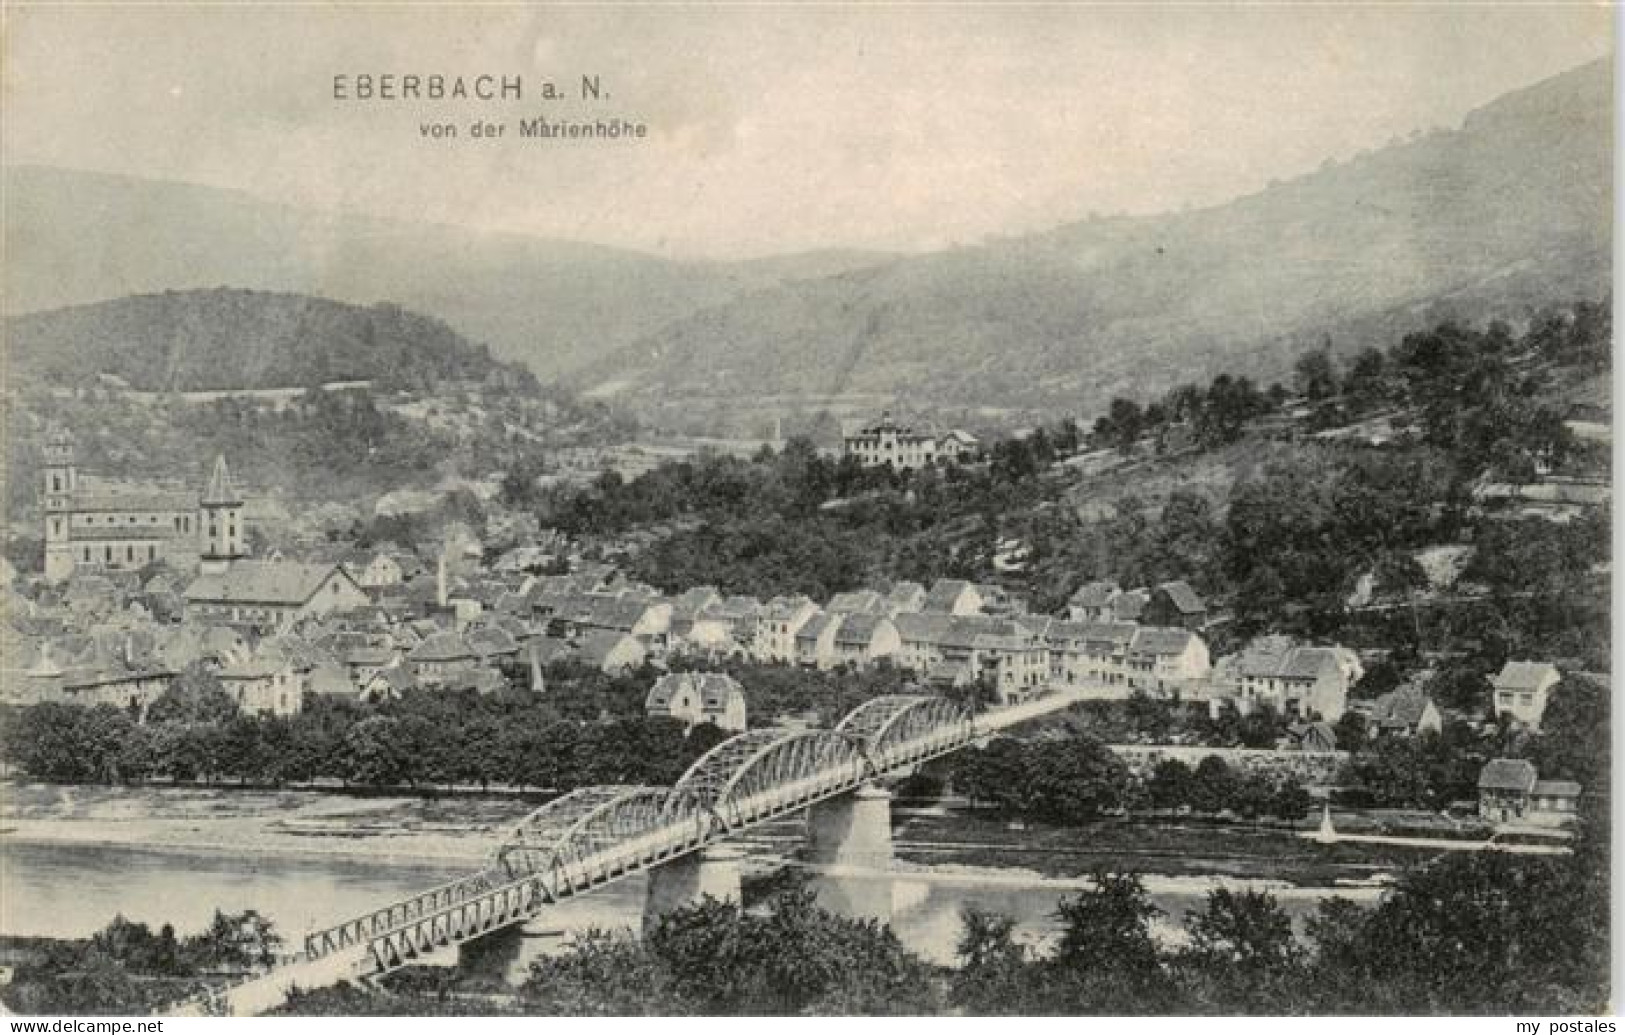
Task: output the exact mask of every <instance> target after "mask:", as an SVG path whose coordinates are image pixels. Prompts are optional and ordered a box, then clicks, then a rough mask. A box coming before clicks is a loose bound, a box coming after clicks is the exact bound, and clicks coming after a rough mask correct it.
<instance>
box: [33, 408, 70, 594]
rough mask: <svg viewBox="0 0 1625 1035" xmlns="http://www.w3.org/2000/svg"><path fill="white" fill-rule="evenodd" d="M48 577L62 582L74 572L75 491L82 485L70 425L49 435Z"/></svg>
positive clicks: (45, 495) (46, 496) (46, 475)
mask: <svg viewBox="0 0 1625 1035" xmlns="http://www.w3.org/2000/svg"><path fill="white" fill-rule="evenodd" d="M44 478H45V484H44V486H43V489H44V491H43V493H42V497H43V499H44V503H45V506H44V507H42V508H41V509H42V510H44V511H45V577H46V579H48V580H49V581H51V582H61V581H62V580H63V579H66V578H67V577H68V576H69V575H72V574H73V544H72V542H70V532H69V530H70V528H71V526H72V523H73V514H72V511H73V494H74V492H75V491H76V490H77V489H78V487H79V484H78V482H79V478H78V469H77V467H76V466H75V459H74V450H73V436H72V435H71V434H69V433H68V430H67V429H66V428H53V429H51V432H50V434H48V435H46V436H45V469H44Z"/></svg>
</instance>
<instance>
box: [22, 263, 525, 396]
mask: <svg viewBox="0 0 1625 1035" xmlns="http://www.w3.org/2000/svg"><path fill="white" fill-rule="evenodd" d="M5 337H6V350H7V354H8V357H9V359H10V364H11V376H12V378H13V379H14V382H15V383H16V384H17V385H19V386H39V385H44V384H54V385H81V386H88V385H90V384H92V383H93V382H94V381H95V379H96V377H97V375H112V376H114V377H117V378H120V379H122V380H123V381H124V382H126V383H127V384H128V385H129V387H131V388H134V389H139V390H145V391H198V390H209V389H254V388H297V387H308V386H310V385H313V384H321V383H326V382H330V381H352V380H355V381H360V380H366V381H373V382H375V384H376V385H377V386H378V387H380V388H405V389H426V388H430V387H432V386H433V385H435V384H436V383H438V382H440V381H446V380H474V381H490V380H493V379H496V380H499V381H503V382H505V383H507V384H509V385H510V386H511V387H514V388H533V387H534V386H535V378H534V376H533V375H532V374H531V373H530V372H529V371H528V370H527V369H525V368H524V367H522V366H520V365H518V364H510V363H503V362H501V361H499V360H496V359H494V358H493V357H492V356H491V353H490V350H489V349H487V348H486V346H484V345H478V344H475V343H473V342H470V341H469V340H467V339H466V338H464V337H462V336H461V335H460V334H458V333H457V332H456V331H454V330H452V329H451V328H450V327H449V326H447V325H446V324H444V323H442V322H441V321H439V320H436V319H433V318H431V317H427V316H422V315H420V314H417V313H413V312H408V311H406V310H403V309H401V308H399V307H397V306H394V305H388V304H379V305H373V306H358V305H350V304H347V303H344V302H335V301H332V300H330V299H325V298H315V297H312V296H309V295H296V294H277V293H270V292H264V291H242V290H235V289H229V288H214V289H210V290H199V291H166V292H163V293H161V294H151V295H135V296H131V297H128V298H119V299H114V300H112V301H108V302H98V303H94V304H91V305H82V306H73V307H70V308H66V309H55V310H51V311H48V312H42V313H31V314H28V315H25V316H17V317H12V318H10V319H8V320H7V321H6V335H5Z"/></svg>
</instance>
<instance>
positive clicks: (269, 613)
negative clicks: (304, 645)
mask: <svg viewBox="0 0 1625 1035" xmlns="http://www.w3.org/2000/svg"><path fill="white" fill-rule="evenodd" d="M367 603H368V600H367V594H366V593H365V592H364V591H363V590H362V589H361V587H360V586H358V585H356V582H355V580H354V579H353V578H351V577H350V575H349V573H347V572H346V571H345V570H344V569H343V568H342V567H340V566H339V565H337V564H307V563H304V562H300V561H246V560H238V561H232V562H231V563H230V564H229V565H228V566H226V567H225V568H224V569H223V570H216V571H205V572H203V573H201V574H199V575H198V577H197V578H196V579H194V580H192V583H191V585H189V586H187V587H186V618H187V621H189V622H208V623H217V624H224V625H236V626H241V627H246V628H251V629H256V630H259V631H269V630H272V629H285V628H287V627H289V626H291V625H292V624H294V623H295V622H297V621H299V620H301V619H304V618H309V617H314V616H319V615H325V614H331V613H333V612H335V611H344V610H348V609H350V608H354V607H361V606H363V605H365V604H367Z"/></svg>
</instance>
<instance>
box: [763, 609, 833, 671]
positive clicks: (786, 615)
mask: <svg viewBox="0 0 1625 1035" xmlns="http://www.w3.org/2000/svg"><path fill="white" fill-rule="evenodd" d="M817 613H818V605H817V604H815V603H813V602H812V601H811V600H810V599H808V598H807V597H804V596H794V597H774V598H773V599H772V600H769V601H768V602H767V604H766V605H764V606H763V608H762V610H761V612H760V613H759V614H758V615H757V616H756V633H755V636H754V637H753V638H752V641H751V649H752V653H753V654H754V655H755V657H756V660H758V661H777V662H782V663H784V664H793V663H794V662H795V660H796V633H798V632H800V631H801V627H802V626H803V625H804V624H806V622H807V620H808V619H810V618H811V617H812V616H813V615H815V614H817Z"/></svg>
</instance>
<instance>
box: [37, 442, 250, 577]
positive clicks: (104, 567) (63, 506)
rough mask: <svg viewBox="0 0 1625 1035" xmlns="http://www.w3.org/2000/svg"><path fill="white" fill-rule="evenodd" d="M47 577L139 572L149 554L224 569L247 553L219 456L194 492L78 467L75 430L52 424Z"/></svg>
mask: <svg viewBox="0 0 1625 1035" xmlns="http://www.w3.org/2000/svg"><path fill="white" fill-rule="evenodd" d="M44 474H45V486H44V489H45V492H44V502H45V507H44V511H45V577H46V579H47V580H49V581H51V582H63V581H66V580H67V579H68V578H70V577H71V576H72V575H73V574H74V573H75V572H81V573H83V572H95V573H98V574H101V573H107V572H118V571H137V570H140V569H141V568H144V567H145V566H147V565H148V564H151V563H153V562H155V561H165V562H167V563H169V564H171V565H173V566H174V567H176V568H180V569H182V570H188V569H191V568H193V567H197V566H198V565H200V564H201V565H202V567H203V568H204V570H205V571H207V570H209V569H210V568H216V569H223V568H224V567H225V566H226V565H228V564H229V563H230V562H231V561H233V560H236V559H237V558H240V557H242V556H243V555H244V554H245V553H246V552H247V550H246V548H245V540H246V535H247V529H246V527H245V525H244V521H243V498H242V496H241V494H240V493H239V492H238V491H237V488H236V486H235V485H234V484H233V482H232V478H231V472H230V471H229V470H227V468H226V460H225V457H218V458H216V460H215V462H214V471H213V473H212V474H211V475H210V477H209V484H208V486H207V487H206V488H205V489H204V491H203V495H202V496H201V497H199V496H198V495H197V493H196V492H195V491H187V490H184V489H181V488H177V487H173V486H165V485H153V484H141V483H131V482H121V481H114V480H111V479H104V478H97V477H94V476H91V475H85V474H82V473H81V472H80V471H79V469H78V466H77V463H76V458H75V455H74V446H73V437H72V436H71V435H70V434H69V433H68V432H67V431H66V430H64V429H61V428H57V429H53V430H52V431H51V433H50V434H49V435H48V436H47V438H46V441H45V472H44Z"/></svg>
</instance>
